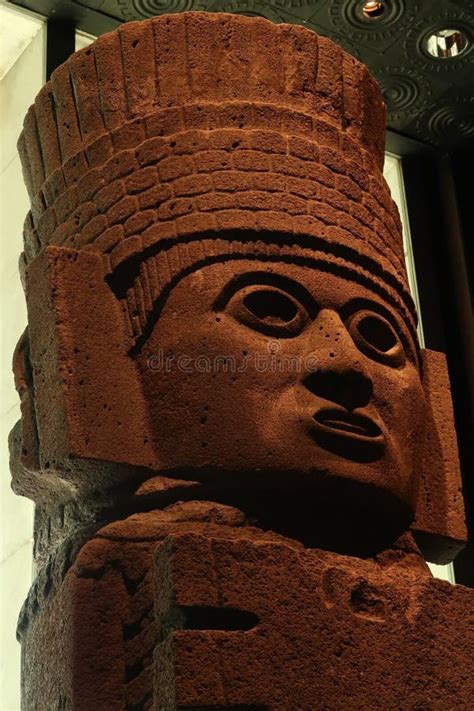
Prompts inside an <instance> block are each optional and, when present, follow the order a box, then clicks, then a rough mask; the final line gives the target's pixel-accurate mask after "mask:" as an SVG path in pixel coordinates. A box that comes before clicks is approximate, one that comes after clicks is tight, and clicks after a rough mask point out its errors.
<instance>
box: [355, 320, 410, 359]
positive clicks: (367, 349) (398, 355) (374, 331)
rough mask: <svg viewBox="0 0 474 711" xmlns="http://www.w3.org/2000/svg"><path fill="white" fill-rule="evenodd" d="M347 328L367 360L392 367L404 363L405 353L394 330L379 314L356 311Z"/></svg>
mask: <svg viewBox="0 0 474 711" xmlns="http://www.w3.org/2000/svg"><path fill="white" fill-rule="evenodd" d="M347 326H348V330H349V333H350V334H351V336H352V339H353V341H354V343H355V344H356V345H357V347H358V348H359V350H361V351H362V352H363V353H364V354H365V355H367V356H368V357H369V358H372V359H373V360H378V361H380V362H381V363H385V364H387V365H391V366H392V367H398V366H400V365H403V363H404V362H405V359H406V358H405V351H404V349H403V346H402V343H401V341H400V339H399V337H398V335H397V333H396V331H395V329H394V328H393V326H392V325H391V324H390V323H389V322H388V321H387V319H385V318H384V317H383V316H381V315H380V314H378V313H375V312H373V311H358V312H357V313H356V314H354V315H353V316H352V317H351V318H350V319H349V322H348V324H347Z"/></svg>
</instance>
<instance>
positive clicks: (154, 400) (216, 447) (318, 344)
mask: <svg viewBox="0 0 474 711" xmlns="http://www.w3.org/2000/svg"><path fill="white" fill-rule="evenodd" d="M415 353H416V351H415V347H414V344H413V341H412V339H411V337H410V334H409V332H408V330H407V328H406V327H405V325H404V324H403V321H402V319H401V318H400V317H399V315H398V314H397V313H396V311H395V310H394V309H392V308H391V307H390V306H389V305H388V304H386V303H384V302H383V301H382V299H380V298H379V297H377V296H375V295H374V294H373V293H372V292H371V291H369V290H368V289H365V288H364V287H362V286H359V285H357V284H355V283H354V282H349V281H348V280H346V279H343V278H340V277H336V276H334V275H333V274H329V273H326V272H322V271H317V270H315V269H311V268H309V267H305V266H296V265H294V264H288V263H284V262H281V263H274V264H272V265H268V264H266V263H264V262H258V261H255V260H241V261H237V260H236V261H229V262H225V263H220V264H215V265H213V266H208V267H205V268H203V269H201V270H199V271H195V272H193V273H191V274H190V275H189V276H187V277H186V278H184V279H183V280H182V281H180V282H179V283H178V284H177V285H176V286H175V287H174V289H173V290H172V291H171V293H170V295H169V297H168V299H167V301H166V304H165V306H164V308H163V310H162V312H161V314H160V316H159V319H158V320H157V321H156V323H155V325H154V328H153V331H152V333H151V336H150V338H149V339H148V341H147V343H146V344H145V346H144V347H143V349H142V351H141V353H140V354H139V355H138V361H139V363H140V370H141V373H142V383H143V388H144V392H145V397H146V400H147V402H148V405H149V412H150V416H151V418H152V426H153V431H154V437H155V443H156V447H157V450H158V452H159V456H160V460H161V462H162V466H163V469H164V470H165V471H173V472H175V473H176V472H178V473H180V474H182V473H183V472H188V474H189V473H191V472H192V475H193V476H195V477H198V478H201V480H202V479H204V480H205V479H206V477H207V478H209V477H211V478H213V477H214V478H215V479H216V480H217V479H218V477H223V476H225V473H226V472H227V473H229V472H233V473H234V476H236V477H237V478H238V479H239V481H240V482H241V483H242V482H245V483H246V484H247V486H248V487H249V488H254V489H258V488H259V487H260V486H262V487H264V488H265V487H266V486H267V482H268V485H269V486H271V484H272V482H273V486H275V481H276V480H277V486H279V485H281V486H283V487H287V488H288V491H294V490H295V489H298V487H302V490H303V491H308V492H309V491H311V490H313V489H314V490H315V491H317V492H319V494H321V482H327V481H328V480H329V479H337V480H338V481H339V482H340V481H341V479H342V480H344V481H345V482H346V483H348V482H350V483H354V484H355V485H356V487H357V485H362V488H363V489H364V486H365V487H366V489H364V491H365V494H364V496H367V495H368V492H371V494H370V495H372V494H373V491H374V489H376V490H377V491H380V492H384V493H385V494H386V493H388V495H389V498H394V499H396V500H398V501H399V502H404V503H405V504H407V505H408V507H410V508H411V507H413V503H414V498H415V495H416V484H417V473H418V472H417V445H418V443H419V435H420V431H421V428H422V426H423V424H424V416H425V407H426V405H425V399H424V393H423V389H422V385H421V381H420V375H419V371H418V366H417V362H416V355H415ZM328 474H329V475H331V476H330V477H328V476H327V475H328ZM229 478H230V477H229V476H227V477H226V486H229ZM339 487H340V489H338V492H337V496H338V497H339V496H340V495H341V492H343V490H344V486H341V485H340V484H339ZM349 491H351V492H352V494H350V495H356V493H357V495H359V493H360V492H359V489H358V488H357V492H355V491H354V490H352V489H351V488H350V486H349ZM325 495H328V496H329V498H330V497H331V495H330V494H327V492H326V494H325ZM342 496H343V494H342Z"/></svg>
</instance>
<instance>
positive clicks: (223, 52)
mask: <svg viewBox="0 0 474 711" xmlns="http://www.w3.org/2000/svg"><path fill="white" fill-rule="evenodd" d="M53 108H54V110H53ZM384 113H385V107H384V105H383V102H382V98H381V93H380V91H379V89H378V87H377V85H376V83H375V82H374V81H373V80H372V78H371V77H370V76H369V75H368V73H367V70H366V69H365V68H364V67H363V66H362V65H360V64H359V63H358V62H357V61H356V60H355V59H353V58H352V57H349V55H347V54H346V53H345V52H344V51H343V50H342V49H341V48H339V47H337V46H336V45H334V44H333V43H332V42H331V41H330V40H329V39H326V38H321V37H318V36H317V35H316V34H314V33H313V32H310V31H308V30H306V29H304V28H302V27H295V26H289V25H277V24H272V23H270V22H268V21H266V20H263V19H261V18H247V17H243V16H236V15H226V14H222V13H218V14H212V13H181V14H180V13H177V14H174V15H165V16H159V17H154V18H152V19H150V20H148V21H145V22H142V23H125V24H124V25H122V26H121V27H120V28H119V29H118V30H117V31H116V32H114V33H111V34H109V35H105V36H102V37H100V38H99V39H98V40H97V41H96V42H94V43H93V44H92V45H90V46H89V47H87V48H86V49H85V50H82V51H81V52H79V53H77V54H74V55H72V56H71V57H70V58H69V60H68V61H67V62H66V63H65V64H64V65H63V66H62V67H61V68H59V69H58V70H56V72H54V73H53V77H52V81H51V82H50V83H48V84H47V86H46V87H45V88H44V89H43V90H42V91H41V92H40V94H39V96H38V98H37V100H36V102H35V104H34V107H32V108H31V109H30V110H29V112H28V115H27V118H26V120H25V126H24V131H23V134H22V136H21V138H20V144H19V149H20V154H21V159H22V162H23V167H24V172H25V179H26V182H27V185H28V190H29V192H30V196H31V212H30V214H29V216H28V219H27V221H26V222H25V253H24V255H23V258H22V270H23V278H24V284H25V291H26V299H27V305H28V323H29V326H28V331H27V333H26V334H25V335H24V337H23V338H22V341H21V343H20V344H19V347H18V350H17V353H16V356H15V363H14V369H15V373H16V377H17V383H18V389H19V393H20V397H21V402H22V420H21V424H20V423H19V424H18V425H17V427H15V428H14V430H13V432H12V435H11V440H10V445H11V450H12V475H13V486H14V488H15V490H16V491H17V492H18V493H20V494H23V495H26V496H28V497H30V498H31V499H33V500H34V501H35V503H36V519H35V521H36V523H35V560H36V564H37V567H38V571H39V572H38V577H37V579H36V581H35V583H34V584H33V587H32V590H31V592H30V595H29V597H28V600H27V602H26V604H25V608H24V612H23V615H22V617H21V620H20V628H19V631H20V637H21V641H22V644H23V659H24V667H23V705H24V709H25V711H29V710H30V709H31V710H33V709H41V710H42V709H43V708H45V709H46V708H47V709H48V711H49V709H58V711H59V709H61V710H63V711H64V710H65V709H74V710H76V709H77V710H79V711H81V710H83V711H89V709H98V710H101V709H103V710H104V711H106V710H107V711H109V710H110V709H112V710H113V709H117V710H118V709H128V711H132V710H135V711H138V709H146V708H156V709H163V710H165V709H166V710H168V709H169V710H170V711H171V710H172V709H181V711H185V709H191V708H201V709H209V710H210V709H224V708H227V709H231V710H232V709H233V710H234V711H236V709H241V710H242V711H244V710H245V711H264V710H266V711H270V710H272V711H289V710H290V709H302V710H305V711H306V710H307V711H314V710H315V709H328V710H331V711H332V710H333V709H334V710H336V709H361V708H364V709H379V708H383V709H400V708H407V709H408V708H409V709H417V710H418V711H420V710H421V709H422V708H423V709H424V708H426V709H428V708H429V709H440V711H441V710H443V711H444V709H448V708H459V709H468V708H469V702H470V698H471V697H472V692H473V690H472V687H470V686H469V683H467V665H468V661H469V658H470V655H471V654H472V644H473V640H472V636H470V629H471V628H470V627H468V625H467V622H466V621H465V620H464V617H467V611H468V609H469V606H472V599H471V598H472V595H471V593H470V592H469V591H467V590H464V589H463V588H459V587H453V586H450V585H449V584H447V583H441V582H439V581H434V580H432V579H431V577H430V575H429V572H428V570H427V568H426V565H425V563H424V561H423V559H422V557H421V554H420V551H419V550H418V548H417V547H416V545H415V543H414V542H413V538H412V533H413V534H414V536H415V538H416V541H417V543H418V544H419V545H420V546H421V549H422V552H423V554H424V555H425V556H426V557H427V558H429V559H430V560H433V561H438V562H447V561H448V560H451V559H452V558H453V556H454V555H455V553H456V551H457V550H458V549H459V547H460V546H462V542H463V540H464V539H465V524H464V512H463V505H462V495H461V484H460V481H461V480H460V472H459V463H458V459H457V452H456V439H455V431H454V420H453V412H452V406H451V401H450V395H449V380H448V377H447V370H446V364H445V361H444V359H443V356H442V355H441V354H436V353H432V352H430V351H422V352H421V351H420V348H419V343H418V340H417V332H416V313H415V308H414V304H413V301H412V298H411V296H410V293H409V287H408V279H407V274H406V269H405V265H404V254H403V241H402V234H401V224H400V218H399V215H398V213H397V209H396V207H395V205H394V203H393V201H392V199H391V197H390V194H389V191H388V188H387V186H386V184H385V182H384V180H383V177H382V174H381V166H382V162H383V146H384V128H385V127H384ZM198 499H199V501H198ZM177 502H180V503H177ZM248 520H251V521H252V524H253V525H252V526H249V525H248ZM106 524H107V525H106ZM463 616H464V617H463ZM45 700H46V701H45Z"/></svg>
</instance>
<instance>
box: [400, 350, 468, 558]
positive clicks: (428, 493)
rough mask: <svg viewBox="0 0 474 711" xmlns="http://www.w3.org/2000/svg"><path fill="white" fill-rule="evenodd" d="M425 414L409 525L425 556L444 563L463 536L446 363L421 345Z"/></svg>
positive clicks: (463, 538)
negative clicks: (414, 503) (419, 468)
mask: <svg viewBox="0 0 474 711" xmlns="http://www.w3.org/2000/svg"><path fill="white" fill-rule="evenodd" d="M422 357H423V388H424V390H425V394H426V400H427V402H428V405H429V408H428V418H429V421H428V423H427V427H426V436H425V442H424V443H423V445H422V446H423V450H424V456H423V458H422V462H423V465H422V472H421V482H420V488H419V493H418V505H417V509H416V518H415V521H414V523H413V529H414V531H415V532H416V537H417V541H418V544H419V545H420V547H421V549H422V551H423V553H424V555H425V557H426V558H427V559H428V560H430V561H432V562H436V563H448V562H449V561H451V560H452V559H453V558H454V556H455V555H456V554H457V552H458V551H459V550H460V549H461V548H463V546H464V544H465V542H466V540H467V530H466V522H465V511H464V502H463V497H462V480H461V470H460V466H459V456H458V446H457V440H456V429H455V422H454V412H453V405H452V400H451V389H450V384H449V373H448V366H447V363H446V356H445V355H444V353H438V352H437V351H431V350H428V349H424V350H422Z"/></svg>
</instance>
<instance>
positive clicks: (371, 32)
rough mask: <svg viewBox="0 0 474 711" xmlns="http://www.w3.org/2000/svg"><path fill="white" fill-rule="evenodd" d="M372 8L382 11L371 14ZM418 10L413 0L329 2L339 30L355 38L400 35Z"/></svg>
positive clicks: (358, 39) (340, 0)
mask: <svg viewBox="0 0 474 711" xmlns="http://www.w3.org/2000/svg"><path fill="white" fill-rule="evenodd" d="M378 5H381V6H383V12H381V8H380V9H377V6H378ZM371 9H372V12H378V13H379V14H377V15H375V16H374V15H372V16H369V15H370V10H371ZM367 10H369V15H368V14H367ZM417 12H418V7H417V6H416V5H414V4H413V2H412V1H411V0H409V1H408V2H407V1H406V0H385V2H383V3H373V2H364V1H363V0H333V2H331V3H330V4H329V14H330V18H331V22H332V24H333V25H334V27H336V28H337V31H338V32H340V33H344V34H349V35H350V37H351V39H352V40H353V41H368V40H370V41H373V42H375V41H381V40H386V39H387V38H390V37H392V36H393V35H399V34H400V32H401V31H402V30H403V29H404V28H405V27H407V26H408V25H409V23H410V22H412V21H413V19H414V18H415V17H416V14H417Z"/></svg>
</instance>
